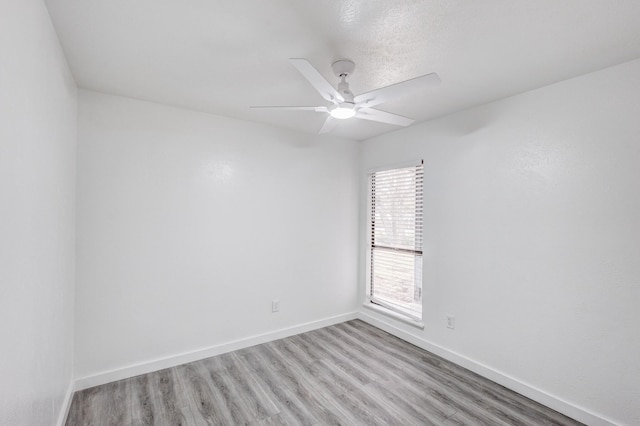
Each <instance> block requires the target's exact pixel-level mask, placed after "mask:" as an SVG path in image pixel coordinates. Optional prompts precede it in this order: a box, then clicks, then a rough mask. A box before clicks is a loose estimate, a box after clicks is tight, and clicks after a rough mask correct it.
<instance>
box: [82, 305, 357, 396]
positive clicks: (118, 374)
mask: <svg viewBox="0 0 640 426" xmlns="http://www.w3.org/2000/svg"><path fill="white" fill-rule="evenodd" d="M357 317H358V314H357V313H356V312H351V313H348V314H343V315H337V316H334V317H330V318H324V319H321V320H318V321H311V322H307V323H304V324H299V325H296V326H293V327H287V328H283V329H280V330H276V331H271V332H268V333H264V334H259V335H256V336H250V337H246V338H243V339H239V340H234V341H231V342H227V343H222V344H219V345H215V346H211V347H208V348H204V349H198V350H195V351H191V352H185V353H182V354H177V355H173V356H169V357H165V358H159V359H154V360H150V361H145V362H142V363H138V364H133V365H129V366H126V367H122V368H118V369H115V370H110V371H105V372H103V373H98V374H95V375H91V376H86V377H81V378H78V379H76V380H75V386H74V389H75V390H82V389H87V388H91V387H93V386H99V385H104V384H106V383H111V382H115V381H117V380H122V379H128V378H130V377H135V376H138V375H140V374H146V373H151V372H153V371H158V370H162V369H164V368H170V367H175V366H176V365H180V364H185V363H188V362H193V361H199V360H201V359H205V358H209V357H212V356H216V355H220V354H224V353H227V352H232V351H237V350H238V349H243V348H248V347H250V346H254V345H259V344H261V343H266V342H271V341H273V340H278V339H282V338H285V337H289V336H293V335H296V334H300V333H304V332H307V331H311V330H316V329H318V328H322V327H327V326H329V325H333V324H338V323H341V322H344V321H350V320H353V319H356V318H357Z"/></svg>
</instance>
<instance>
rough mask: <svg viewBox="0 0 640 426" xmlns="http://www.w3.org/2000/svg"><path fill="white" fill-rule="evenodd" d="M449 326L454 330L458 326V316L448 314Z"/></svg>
mask: <svg viewBox="0 0 640 426" xmlns="http://www.w3.org/2000/svg"><path fill="white" fill-rule="evenodd" d="M447 328H450V329H452V330H453V329H455V328H456V317H453V316H450V315H447Z"/></svg>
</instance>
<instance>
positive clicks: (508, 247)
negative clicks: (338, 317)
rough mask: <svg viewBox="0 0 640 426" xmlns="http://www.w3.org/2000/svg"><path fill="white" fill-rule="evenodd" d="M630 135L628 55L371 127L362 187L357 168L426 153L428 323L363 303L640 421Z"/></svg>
mask: <svg viewBox="0 0 640 426" xmlns="http://www.w3.org/2000/svg"><path fill="white" fill-rule="evenodd" d="M443 77H445V78H446V76H443ZM639 137H640V61H635V62H630V63H627V64H623V65H620V66H617V67H614V68H609V69H606V70H603V71H600V72H596V73H593V74H589V75H585V76H582V77H579V78H575V79H572V80H568V81H564V82H561V83H558V84H555V85H552V86H548V87H545V88H542V89H539V90H536V91H532V92H528V93H524V94H521V95H518V96H514V97H511V98H508V99H505V100H502V101H498V102H494V103H491V104H488V105H484V106H481V107H478V108H473V109H470V110H467V111H463V112H460V113H456V114H453V115H450V116H447V117H444V118H442V119H439V120H435V121H432V122H428V123H425V124H421V125H418V126H415V127H411V128H408V129H405V130H403V131H398V132H395V133H391V134H388V135H383V136H381V137H378V138H375V139H372V140H368V141H365V142H364V143H363V145H362V165H361V166H362V170H363V172H362V178H363V179H362V181H361V187H362V188H363V191H364V185H365V182H364V174H365V173H364V171H366V170H367V169H370V168H372V167H376V166H380V165H384V164H393V163H398V162H403V161H407V160H413V159H417V158H424V160H425V236H424V243H425V260H424V271H425V272H424V322H425V329H424V330H423V331H422V330H418V329H416V328H414V327H410V326H405V325H403V324H401V323H395V322H394V320H393V319H388V318H386V317H382V316H380V315H377V314H376V313H372V312H371V311H370V310H368V309H365V310H363V311H362V312H363V313H364V314H365V315H367V316H369V317H371V318H375V319H376V320H382V321H384V322H385V323H387V324H390V325H392V326H393V327H394V328H395V329H396V330H401V332H402V333H403V334H406V335H407V336H410V337H412V338H414V341H417V342H422V343H424V344H425V345H426V346H429V345H431V346H432V347H434V348H437V347H440V348H442V351H440V352H441V353H443V354H449V355H456V353H457V355H459V356H460V357H459V358H458V359H459V360H460V359H464V358H466V359H468V360H470V361H471V362H470V363H467V364H468V365H470V366H472V365H473V364H474V363H479V364H481V365H484V366H486V367H488V368H490V369H494V370H497V372H499V373H502V374H504V375H507V376H511V378H513V379H515V381H519V382H522V383H524V384H525V385H529V386H531V387H533V388H537V389H538V390H540V391H542V393H547V394H550V395H552V396H555V397H557V398H559V399H561V400H564V401H565V402H567V403H569V404H571V405H574V406H577V407H582V408H586V409H587V411H592V412H593V413H594V414H596V415H597V416H599V417H601V418H609V419H612V420H614V421H616V422H619V423H620V424H628V425H631V424H640V406H639V405H638V401H640V363H639V362H638V360H639V359H640V309H639V308H638V307H639V306H640V139H639ZM364 202H365V200H364V195H362V196H361V206H364ZM364 217H365V211H364V209H362V210H361V218H364ZM364 234H365V229H364V228H363V227H362V226H361V238H360V239H361V241H362V242H364V239H365V238H364ZM361 247H362V250H361V256H360V258H361V265H362V263H363V260H362V259H364V243H362V246H361ZM360 270H361V271H364V268H363V267H361V268H360ZM364 280H365V277H364V275H363V274H362V275H361V277H360V287H361V294H364ZM361 297H362V296H361ZM446 315H454V316H455V317H456V329H455V330H449V329H447V328H446V325H445V316H446ZM498 376H499V375H498ZM508 381H509V380H507V382H508ZM526 387H527V386H524V387H523V389H525V388H526ZM532 394H535V392H533V393H532ZM559 406H560V407H562V404H560V405H559ZM565 408H566V407H565ZM565 411H566V410H565ZM569 411H571V410H569ZM584 418H585V419H588V418H589V417H588V416H587V417H584ZM591 420H592V421H600V420H593V418H592V419H591Z"/></svg>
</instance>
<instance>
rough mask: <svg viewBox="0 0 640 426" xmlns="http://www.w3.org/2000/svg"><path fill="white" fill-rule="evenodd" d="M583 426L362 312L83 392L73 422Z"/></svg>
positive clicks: (75, 405) (77, 396) (70, 421)
mask: <svg viewBox="0 0 640 426" xmlns="http://www.w3.org/2000/svg"><path fill="white" fill-rule="evenodd" d="M337 424H342V425H447V426H450V425H491V426H497V425H536V426H538V425H579V424H580V423H578V422H576V421H574V420H571V419H569V418H567V417H565V416H563V415H562V414H559V413H557V412H555V411H553V410H551V409H549V408H546V407H544V406H542V405H540V404H538V403H536V402H533V401H531V400H530V399H527V398H525V397H523V396H521V395H519V394H517V393H514V392H512V391H510V390H508V389H506V388H504V387H502V386H500V385H497V384H495V383H493V382H491V381H489V380H487V379H484V378H482V377H480V376H478V375H476V374H474V373H472V372H470V371H468V370H466V369H464V368H461V367H459V366H457V365H455V364H452V363H450V362H448V361H446V360H444V359H442V358H440V357H438V356H435V355H433V354H431V353H429V352H426V351H424V350H422V349H420V348H418V347H416V346H413V345H411V344H409V343H407V342H405V341H403V340H400V339H398V338H396V337H394V336H391V335H390V334H387V333H385V332H383V331H381V330H379V329H377V328H375V327H372V326H370V325H368V324H366V323H364V322H362V321H359V320H354V321H349V322H345V323H342V324H338V325H333V326H330V327H326V328H323V329H320V330H315V331H311V332H308V333H304V334H299V335H297V336H293V337H288V338H285V339H281V340H277V341H274V342H270V343H266V344H263V345H258V346H253V347H251V348H247V349H242V350H239V351H236V352H231V353H227V354H224V355H220V356H216V357H212V358H207V359H205V360H202V361H197V362H192V363H189V364H184V365H180V366H178V367H174V368H169V369H166V370H161V371H157V372H154V373H150V374H145V375H142V376H138V377H134V378H131V379H126V380H121V381H118V382H114V383H109V384H106V385H102V386H97V387H94V388H90V389H86V390H83V391H80V392H76V393H75V395H74V397H73V401H72V404H71V409H70V412H69V416H68V419H67V425H68V426H75V425H172V426H173V425H337Z"/></svg>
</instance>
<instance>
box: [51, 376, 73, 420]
mask: <svg viewBox="0 0 640 426" xmlns="http://www.w3.org/2000/svg"><path fill="white" fill-rule="evenodd" d="M74 387H75V383H74V382H71V383H69V387H68V388H67V393H66V394H65V396H64V399H63V400H62V406H61V407H60V414H58V421H57V423H56V425H58V426H64V424H65V423H66V422H67V416H68V415H69V408H71V400H72V399H73V392H74Z"/></svg>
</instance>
